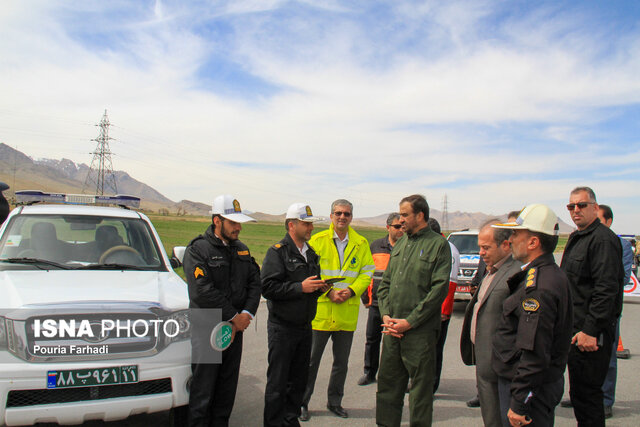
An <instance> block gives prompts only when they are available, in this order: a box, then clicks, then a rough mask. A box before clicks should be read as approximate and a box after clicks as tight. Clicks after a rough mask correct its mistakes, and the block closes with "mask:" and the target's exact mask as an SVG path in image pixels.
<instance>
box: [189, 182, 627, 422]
mask: <svg viewBox="0 0 640 427" xmlns="http://www.w3.org/2000/svg"><path fill="white" fill-rule="evenodd" d="M567 208H568V210H569V212H570V213H571V217H572V220H573V221H574V223H575V224H576V226H577V228H578V229H577V231H575V232H574V233H572V234H571V236H570V237H569V240H568V242H567V245H566V248H565V254H564V257H563V260H562V263H561V266H560V267H559V266H558V265H556V263H555V260H554V257H553V252H554V250H555V248H556V245H557V242H558V234H559V227H558V220H557V217H556V215H555V213H554V212H553V211H551V209H549V208H548V207H547V206H544V205H540V204H534V205H529V206H527V207H526V208H525V209H523V210H522V211H521V212H520V213H519V214H518V215H517V218H515V220H513V221H510V222H507V223H499V222H498V221H497V220H494V221H489V222H487V223H486V224H484V226H483V227H481V229H480V233H479V236H478V244H479V247H480V255H481V257H482V259H483V262H484V263H485V264H486V272H485V273H484V274H483V276H482V277H481V278H480V281H479V283H480V285H479V287H478V290H477V291H476V292H475V294H474V295H473V299H472V300H471V302H470V303H469V305H468V307H467V310H466V313H465V320H464V325H463V329H462V336H461V340H460V343H461V354H462V358H463V361H464V362H465V363H467V364H475V365H476V373H477V376H476V378H477V385H478V397H479V400H480V406H481V410H482V420H483V422H484V424H485V425H488V426H516V427H517V426H522V425H532V426H546V425H553V421H554V411H555V407H556V406H557V405H558V404H559V403H560V400H561V398H562V393H563V390H564V371H565V367H566V366H567V363H568V366H569V379H570V397H571V404H572V405H573V407H574V412H575V415H576V419H577V420H578V425H579V426H592V425H593V426H599V425H604V419H605V412H604V411H605V403H603V402H604V401H603V391H602V388H603V383H604V381H605V376H606V375H607V371H608V368H609V363H610V361H611V354H612V348H613V346H614V340H615V339H616V336H617V335H616V330H617V329H616V328H617V327H618V321H619V317H620V313H621V308H622V288H623V280H624V271H623V262H622V259H623V258H622V245H621V243H620V240H619V239H618V237H617V236H616V235H615V234H614V233H613V232H612V231H611V230H609V228H608V227H607V225H610V223H609V224H602V223H601V220H600V219H598V214H599V212H600V207H599V206H598V204H597V202H596V198H595V194H594V193H593V191H592V190H591V189H590V188H588V187H578V188H576V189H574V190H573V191H572V192H571V194H570V198H569V204H568V205H567ZM212 212H213V216H212V224H211V225H210V226H209V228H208V229H207V230H206V232H205V233H204V234H203V235H201V236H198V237H196V238H195V239H194V240H193V241H192V242H191V243H190V244H189V246H188V247H187V250H186V252H185V257H184V271H185V276H186V277H187V282H188V285H189V297H190V300H191V307H193V308H218V309H220V310H221V311H222V320H224V321H228V322H230V323H231V326H232V330H233V338H232V339H233V341H232V344H231V346H230V347H229V348H228V349H227V350H225V351H224V352H223V354H222V362H221V363H219V364H207V363H197V362H194V363H193V380H192V383H191V390H190V402H189V417H188V418H189V420H188V422H189V425H192V426H204V425H211V426H226V425H228V422H229V417H230V414H231V411H232V408H233V402H234V398H235V392H236V387H237V381H238V374H239V367H240V359H241V355H242V333H243V331H244V330H245V329H246V328H247V327H248V326H249V324H250V323H251V321H252V320H253V317H254V316H255V314H256V311H257V307H258V303H259V298H260V295H262V296H263V297H264V298H265V299H266V300H267V306H268V310H269V318H268V323H267V331H268V356H267V358H268V363H269V366H268V370H267V385H266V389H265V394H264V417H263V424H264V425H265V426H299V425H300V424H299V421H307V420H309V419H310V413H309V409H308V404H309V401H310V398H311V396H312V394H313V391H314V385H315V381H316V378H317V375H318V369H319V366H320V361H321V359H322V357H323V352H324V349H325V346H326V344H327V342H328V341H329V339H331V341H332V358H333V359H332V368H331V373H330V377H329V385H328V390H327V408H328V409H329V411H331V412H332V413H333V414H335V415H336V416H339V417H343V418H346V417H348V416H349V414H348V412H347V411H346V410H345V409H344V408H343V407H342V398H343V395H344V385H345V379H346V376H347V370H348V361H349V356H350V351H351V346H352V342H353V335H354V331H355V329H356V325H357V321H358V313H359V304H360V302H361V300H362V302H363V303H365V305H366V306H367V307H368V322H367V333H366V335H367V343H366V346H365V364H364V375H363V376H362V378H360V380H359V382H358V384H360V385H363V386H364V385H368V384H371V383H373V382H375V381H376V375H377V394H376V423H377V425H379V426H399V425H400V423H401V418H402V407H403V404H404V396H405V393H406V392H407V390H408V391H409V413H410V424H411V425H412V426H429V425H431V420H432V413H433V395H434V393H435V389H436V388H437V382H438V380H439V372H440V371H439V369H440V368H441V363H442V362H441V360H442V359H441V349H442V346H443V345H444V339H445V338H446V329H447V325H448V320H449V318H450V315H451V309H450V305H451V304H452V301H453V292H454V291H455V276H456V273H457V264H456V256H455V255H456V253H457V250H455V247H451V246H450V244H449V243H448V242H447V240H446V239H445V238H444V236H443V235H442V234H440V232H439V227H436V225H434V224H433V222H432V223H431V225H430V223H429V219H430V218H429V205H428V203H427V201H426V199H425V198H424V197H423V196H421V195H411V196H408V197H405V198H403V199H402V200H401V201H400V203H399V210H398V213H396V214H392V215H390V216H389V218H388V220H387V230H388V235H387V236H385V237H384V238H382V239H379V240H376V241H374V242H372V244H371V245H369V243H368V242H367V240H366V239H365V238H364V237H362V236H361V235H359V234H358V233H357V232H356V231H355V230H354V229H353V228H352V227H351V226H350V224H351V220H352V218H353V205H352V204H351V203H350V202H349V201H347V200H344V199H338V200H336V201H335V202H333V203H332V205H331V224H330V227H329V229H328V230H324V231H321V232H319V233H316V234H315V235H313V236H312V230H313V222H315V221H316V220H317V219H318V218H317V217H316V216H314V215H313V213H312V210H311V208H310V206H309V205H308V204H305V203H294V204H293V205H291V206H290V207H289V209H288V210H287V213H286V219H285V229H286V233H285V236H284V238H283V239H282V240H281V241H280V242H278V243H275V244H274V245H273V246H272V247H271V248H269V250H268V251H267V254H266V256H265V259H264V262H263V265H262V268H261V269H260V268H259V267H258V265H257V264H256V263H255V261H254V260H253V258H252V257H251V255H250V252H249V248H247V247H246V246H245V245H244V244H242V243H241V242H240V241H239V240H238V237H239V233H240V231H241V228H242V225H241V224H242V223H244V222H247V221H252V220H253V219H252V218H250V217H249V216H247V215H245V214H243V213H242V210H241V208H240V204H239V203H238V201H237V200H235V199H234V198H233V197H231V196H228V195H225V196H219V197H217V198H216V199H215V200H214V203H213V210H212ZM611 216H612V215H611ZM436 224H437V222H436ZM458 262H459V261H458ZM452 270H453V273H452ZM446 300H450V301H451V303H447V302H445V301H446ZM443 303H444V304H443ZM192 341H194V340H193V339H192ZM381 341H382V352H381V354H380V356H379V348H380V342H381ZM203 345H206V343H203V342H202V340H195V342H193V351H194V360H195V361H197V360H198V359H197V357H195V356H196V355H195V352H197V351H199V348H201V347H202V346H203ZM438 349H440V350H439V351H438ZM439 352H440V356H438V354H439ZM438 357H440V360H439V362H440V366H438Z"/></svg>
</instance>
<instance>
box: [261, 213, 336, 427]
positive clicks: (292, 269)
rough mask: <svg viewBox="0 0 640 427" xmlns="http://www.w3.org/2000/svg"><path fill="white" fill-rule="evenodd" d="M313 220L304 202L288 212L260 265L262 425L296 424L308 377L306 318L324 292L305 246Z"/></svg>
mask: <svg viewBox="0 0 640 427" xmlns="http://www.w3.org/2000/svg"><path fill="white" fill-rule="evenodd" d="M316 220H318V218H317V217H315V216H313V213H312V212H311V208H310V207H309V205H307V204H305V203H294V204H292V205H291V206H290V207H289V209H288V210H287V215H286V218H285V228H286V229H287V234H286V235H285V236H284V238H283V239H282V240H280V242H278V243H276V244H275V245H273V246H272V247H270V248H269V250H268V251H267V254H266V256H265V257H264V262H263V263H262V272H261V277H262V295H263V296H264V297H265V298H266V299H267V306H268V308H269V321H268V323H267V332H268V333H269V336H268V343H269V356H268V361H269V369H267V387H266V389H265V392H264V426H265V427H269V426H274V427H281V426H294V425H299V423H298V416H299V415H300V407H301V405H302V394H303V393H304V390H305V388H306V386H307V379H308V377H309V361H310V359H311V321H312V320H313V318H314V317H315V316H316V307H317V304H318V297H319V296H320V295H322V294H323V293H325V292H327V291H328V290H329V285H327V284H326V283H325V282H324V280H322V279H321V278H320V261H319V257H318V255H317V254H316V253H315V251H314V250H313V248H311V247H310V246H309V245H307V242H308V241H309V239H310V238H311V232H312V231H313V223H314V222H315V221H316Z"/></svg>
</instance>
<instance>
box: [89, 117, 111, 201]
mask: <svg viewBox="0 0 640 427" xmlns="http://www.w3.org/2000/svg"><path fill="white" fill-rule="evenodd" d="M110 125H111V123H109V117H107V110H104V115H103V116H102V120H100V123H99V124H97V125H96V126H98V127H100V134H99V135H98V137H97V138H96V139H92V141H97V142H98V145H97V146H96V149H95V151H94V152H93V153H91V154H93V160H91V166H90V167H89V172H88V173H87V178H86V179H85V181H84V185H83V186H82V193H83V194H84V193H85V191H86V190H87V189H90V188H94V187H95V189H96V190H95V194H99V195H103V194H104V192H105V190H107V193H108V192H109V190H111V191H113V194H118V186H117V185H116V176H115V174H114V173H113V163H112V162H111V154H113V153H112V152H111V150H110V148H109V140H110V139H113V138H111V137H109V126H110Z"/></svg>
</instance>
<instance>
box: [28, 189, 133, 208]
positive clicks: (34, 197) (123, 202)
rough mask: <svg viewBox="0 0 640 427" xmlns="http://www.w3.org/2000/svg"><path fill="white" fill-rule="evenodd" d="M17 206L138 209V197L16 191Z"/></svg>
mask: <svg viewBox="0 0 640 427" xmlns="http://www.w3.org/2000/svg"><path fill="white" fill-rule="evenodd" d="M16 201H17V202H18V204H25V205H31V204H33V203H41V202H42V203H44V202H47V203H65V204H71V205H118V206H122V207H132V208H139V207H140V197H136V196H128V195H126V194H116V195H115V196H98V195H90V194H63V193H47V192H44V191H38V190H21V191H16Z"/></svg>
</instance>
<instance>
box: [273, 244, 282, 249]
mask: <svg viewBox="0 0 640 427" xmlns="http://www.w3.org/2000/svg"><path fill="white" fill-rule="evenodd" d="M281 247H282V243H276V244H275V245H273V249H280V248H281Z"/></svg>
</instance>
